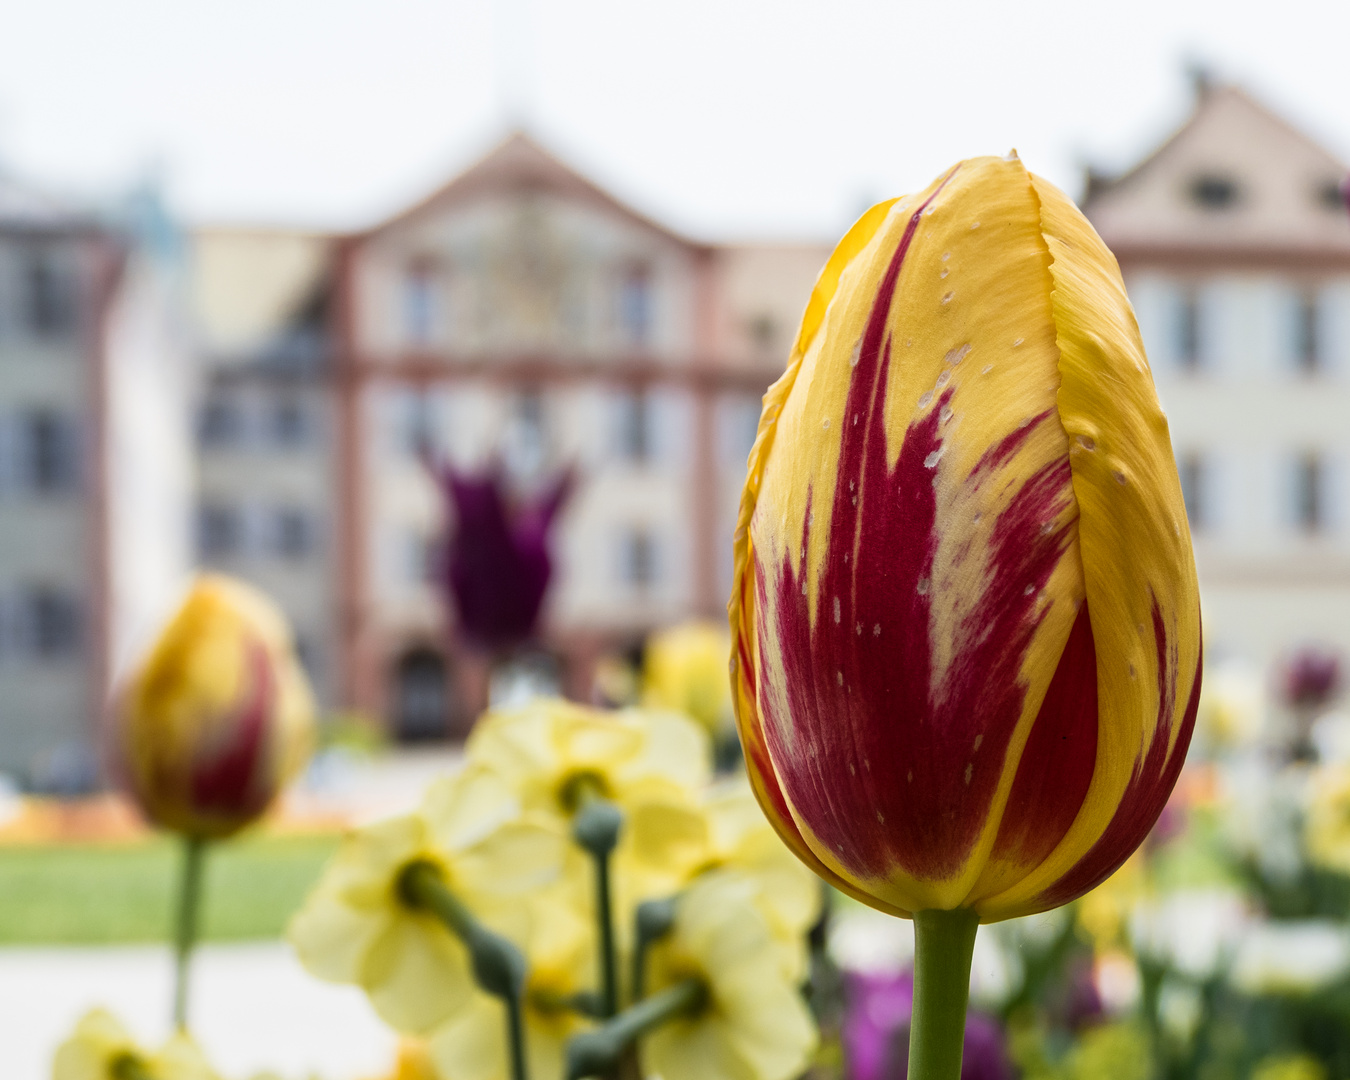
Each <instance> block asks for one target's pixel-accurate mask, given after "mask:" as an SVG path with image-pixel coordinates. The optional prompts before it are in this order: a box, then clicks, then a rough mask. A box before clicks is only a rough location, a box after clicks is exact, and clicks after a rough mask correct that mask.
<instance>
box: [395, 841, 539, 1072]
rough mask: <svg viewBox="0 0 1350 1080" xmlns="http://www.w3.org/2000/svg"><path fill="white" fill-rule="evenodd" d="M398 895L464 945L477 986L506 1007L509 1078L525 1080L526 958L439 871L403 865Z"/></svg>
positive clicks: (428, 865)
mask: <svg viewBox="0 0 1350 1080" xmlns="http://www.w3.org/2000/svg"><path fill="white" fill-rule="evenodd" d="M399 891H400V893H401V895H402V896H403V898H404V900H405V901H406V902H407V904H408V905H409V906H410V907H414V908H421V909H423V910H425V911H429V912H431V913H432V914H433V915H435V916H436V917H437V918H438V919H440V920H441V922H442V923H444V924H445V927H446V929H447V930H449V931H450V932H451V933H452V934H454V935H455V936H456V937H458V938H459V939H460V941H462V942H463V943H464V947H465V948H466V949H468V950H469V957H470V959H471V960H472V961H473V975H474V979H475V980H476V981H477V983H478V985H479V986H480V987H481V988H482V989H483V990H484V991H485V992H486V993H489V994H491V995H492V996H493V997H496V998H499V999H500V1000H501V1002H502V1004H503V1005H505V1006H506V1040H507V1046H508V1048H509V1049H510V1052H511V1053H510V1056H511V1080H528V1077H527V1070H526V1065H525V1018H524V1012H523V1003H522V999H523V995H524V991H525V975H526V969H525V957H524V955H523V954H522V953H521V951H520V950H519V949H518V948H516V946H515V944H514V943H512V942H511V941H508V940H507V939H506V938H504V937H502V936H501V935H500V934H495V933H493V932H492V931H491V930H489V929H487V927H485V926H483V924H482V923H480V922H479V921H478V919H477V918H476V917H475V916H474V914H473V912H472V911H470V910H469V909H468V907H466V906H465V904H464V902H463V901H462V900H460V898H459V897H458V896H456V895H455V894H454V893H453V892H451V891H450V889H449V888H448V887H447V886H446V884H445V879H444V877H443V876H442V875H441V871H440V869H439V868H438V867H436V866H435V865H433V864H432V863H429V862H415V863H412V864H410V865H409V866H407V867H405V868H404V870H403V873H402V875H401V877H400V878H399Z"/></svg>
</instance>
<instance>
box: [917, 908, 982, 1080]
mask: <svg viewBox="0 0 1350 1080" xmlns="http://www.w3.org/2000/svg"><path fill="white" fill-rule="evenodd" d="M979 925H980V919H979V916H978V915H976V914H975V912H973V911H971V910H970V909H969V908H956V909H955V910H953V911H936V910H929V911H916V912H915V913H914V1014H913V1016H912V1018H911V1020H910V1027H909V1080H960V1076H961V1049H962V1045H963V1043H964V1042H965V1035H966V999H967V997H968V996H969V994H970V961H971V956H972V954H973V953H974V951H975V931H976V930H977V929H978V928H979Z"/></svg>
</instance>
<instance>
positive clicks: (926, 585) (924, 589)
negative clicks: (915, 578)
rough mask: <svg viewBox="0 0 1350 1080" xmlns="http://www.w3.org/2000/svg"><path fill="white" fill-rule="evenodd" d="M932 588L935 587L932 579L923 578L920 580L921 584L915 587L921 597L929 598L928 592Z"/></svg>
mask: <svg viewBox="0 0 1350 1080" xmlns="http://www.w3.org/2000/svg"><path fill="white" fill-rule="evenodd" d="M932 587H933V579H932V578H926V577H921V578H919V583H918V584H917V585H915V586H914V589H915V591H916V592H917V593H918V594H919V595H920V596H927V595H928V590H929V589H931V588H932Z"/></svg>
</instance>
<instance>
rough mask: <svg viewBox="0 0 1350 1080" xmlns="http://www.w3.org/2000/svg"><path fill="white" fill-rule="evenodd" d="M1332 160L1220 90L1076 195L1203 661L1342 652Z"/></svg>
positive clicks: (1341, 352)
mask: <svg viewBox="0 0 1350 1080" xmlns="http://www.w3.org/2000/svg"><path fill="white" fill-rule="evenodd" d="M1346 174H1347V169H1346V166H1345V165H1344V164H1343V163H1341V162H1339V161H1337V160H1336V159H1335V158H1334V157H1332V155H1330V154H1329V153H1327V151H1325V150H1324V149H1322V148H1321V147H1320V146H1318V145H1317V144H1316V143H1315V142H1313V141H1312V140H1310V139H1309V138H1308V137H1306V136H1305V135H1303V134H1302V133H1301V132H1299V131H1297V130H1295V129H1294V128H1293V127H1291V126H1290V125H1289V124H1288V123H1286V122H1285V121H1284V120H1282V119H1281V118H1279V117H1277V116H1275V115H1273V114H1272V113H1271V112H1269V111H1268V110H1267V109H1266V108H1264V107H1263V106H1262V105H1260V104H1258V103H1257V102H1255V101H1254V100H1252V99H1251V98H1250V97H1249V96H1248V95H1247V94H1245V93H1244V92H1243V91H1241V90H1239V89H1237V88H1236V87H1232V86H1222V85H1214V84H1212V83H1210V82H1208V81H1206V80H1204V79H1201V80H1199V81H1198V85H1197V97H1196V102H1195V108H1194V112H1193V114H1192V115H1191V117H1190V118H1189V119H1188V120H1187V121H1186V123H1185V124H1184V126H1183V127H1182V128H1181V129H1180V130H1179V131H1177V132H1176V133H1175V134H1174V135H1173V136H1172V137H1171V138H1170V139H1168V140H1167V141H1166V142H1165V143H1164V144H1163V145H1162V146H1160V147H1159V148H1158V149H1157V150H1156V151H1155V152H1153V153H1152V154H1151V155H1149V156H1148V157H1147V158H1145V159H1144V161H1142V162H1141V163H1140V164H1139V165H1137V166H1136V167H1134V168H1133V169H1131V170H1130V171H1128V172H1127V173H1125V174H1124V175H1122V176H1120V177H1117V178H1114V179H1110V180H1106V179H1103V178H1100V177H1093V178H1091V179H1090V181H1089V185H1088V192H1087V196H1086V199H1085V201H1084V209H1085V211H1086V213H1087V214H1088V216H1089V218H1091V220H1092V222H1093V224H1094V225H1095V226H1096V228H1097V230H1098V232H1100V233H1101V235H1102V237H1103V239H1104V240H1105V241H1106V243H1107V244H1108V245H1109V246H1110V247H1111V249H1112V251H1114V252H1115V254H1116V257H1117V258H1118V259H1119V261H1120V266H1121V270H1122V271H1123V273H1124V277H1125V281H1126V285H1127V288H1128V289H1129V293H1130V298H1131V300H1132V301H1133V304H1134V308H1135V313H1136V315H1137V317H1138V320H1139V326H1140V330H1141V332H1142V334H1143V338H1144V344H1145V347H1146V349H1147V351H1148V355H1149V359H1150V361H1151V363H1152V367H1153V373H1154V378H1155V380H1156V382H1157V385H1158V391H1159V394H1160V396H1161V398H1162V401H1163V404H1164V407H1165V408H1166V410H1167V414H1168V418H1169V421H1170V424H1171V431H1172V440H1173V445H1174V448H1175V450H1176V454H1177V461H1178V467H1179V469H1180V472H1181V479H1182V488H1183V490H1184V493H1185V497H1186V506H1187V512H1188V514H1189V516H1190V522H1191V530H1192V534H1193V536H1194V542H1195V552H1196V560H1197V563H1198V566H1199V571H1200V582H1201V591H1202V602H1203V615H1204V625H1205V637H1206V648H1207V655H1208V657H1209V659H1210V662H1214V661H1216V660H1217V661H1223V660H1224V659H1227V658H1230V657H1231V658H1239V659H1242V660H1245V661H1247V662H1250V663H1253V664H1256V665H1260V666H1261V667H1262V668H1266V667H1268V665H1270V664H1272V663H1277V662H1278V661H1279V660H1280V659H1281V658H1282V657H1285V656H1286V655H1287V654H1288V653H1289V652H1290V651H1291V650H1293V649H1295V648H1298V647H1300V646H1302V645H1305V644H1318V645H1323V646H1332V647H1334V648H1336V649H1338V650H1339V651H1340V652H1341V653H1342V654H1343V655H1350V213H1347V208H1346V204H1345V201H1344V196H1343V194H1342V189H1341V184H1342V182H1343V181H1344V179H1345V178H1346Z"/></svg>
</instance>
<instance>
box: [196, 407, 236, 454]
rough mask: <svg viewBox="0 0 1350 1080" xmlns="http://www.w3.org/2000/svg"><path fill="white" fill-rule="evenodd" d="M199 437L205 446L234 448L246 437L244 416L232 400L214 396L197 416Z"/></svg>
mask: <svg viewBox="0 0 1350 1080" xmlns="http://www.w3.org/2000/svg"><path fill="white" fill-rule="evenodd" d="M197 437H198V438H199V439H200V440H201V442H202V445H203V446H233V445H235V444H236V443H239V442H242V441H243V437H244V414H243V412H242V410H241V409H240V408H239V404H238V402H236V401H233V400H232V399H230V398H227V397H224V396H221V395H214V396H212V397H210V398H208V399H207V401H206V403H205V404H204V405H203V406H202V408H201V412H200V413H199V414H198V416H197Z"/></svg>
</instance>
